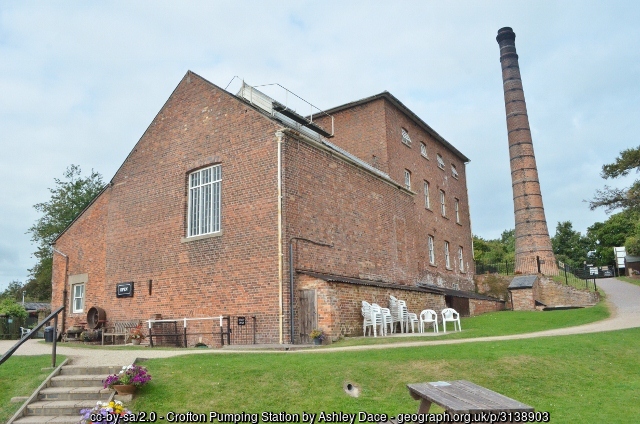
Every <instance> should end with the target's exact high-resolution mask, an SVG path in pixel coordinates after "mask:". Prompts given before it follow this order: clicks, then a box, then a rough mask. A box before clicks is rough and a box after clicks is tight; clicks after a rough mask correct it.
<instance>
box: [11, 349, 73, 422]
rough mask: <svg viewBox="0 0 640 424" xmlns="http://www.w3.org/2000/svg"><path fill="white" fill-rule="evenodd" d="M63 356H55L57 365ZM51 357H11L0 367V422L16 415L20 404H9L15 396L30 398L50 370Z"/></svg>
mask: <svg viewBox="0 0 640 424" xmlns="http://www.w3.org/2000/svg"><path fill="white" fill-rule="evenodd" d="M64 359H65V358H64V356H60V355H58V356H57V363H58V364H60V363H62V361H64ZM50 366H51V355H39V356H12V357H11V358H9V359H7V361H6V362H5V363H4V364H2V365H0V422H2V423H6V422H7V421H8V420H9V418H11V416H13V414H15V413H16V411H17V410H18V408H20V406H21V405H22V403H11V398H12V397H15V396H31V394H32V393H33V392H34V390H35V389H37V388H38V386H39V385H40V384H42V382H43V381H44V379H45V378H47V376H48V375H49V374H51V371H52V370H51V369H49V370H45V371H42V369H43V368H45V367H50Z"/></svg>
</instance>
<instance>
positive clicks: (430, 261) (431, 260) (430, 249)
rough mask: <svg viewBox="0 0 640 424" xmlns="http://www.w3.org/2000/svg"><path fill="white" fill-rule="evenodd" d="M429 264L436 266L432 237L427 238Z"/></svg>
mask: <svg viewBox="0 0 640 424" xmlns="http://www.w3.org/2000/svg"><path fill="white" fill-rule="evenodd" d="M428 240H429V263H430V264H431V265H435V264H436V252H435V251H434V250H433V236H429V239H428Z"/></svg>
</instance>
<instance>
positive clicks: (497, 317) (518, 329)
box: [331, 301, 609, 347]
mask: <svg viewBox="0 0 640 424" xmlns="http://www.w3.org/2000/svg"><path fill="white" fill-rule="evenodd" d="M608 317H609V310H608V308H607V306H606V304H605V302H604V301H601V302H600V303H599V304H598V305H596V306H594V307H591V308H581V309H567V310H559V311H544V312H540V311H500V312H491V313H488V314H483V315H478V316H475V317H469V318H462V319H461V320H460V326H461V327H462V332H457V333H453V332H451V331H449V332H448V333H447V334H446V335H440V336H433V335H432V332H431V331H432V330H428V331H429V332H428V334H429V335H428V336H424V335H420V333H416V336H413V335H412V336H401V337H400V336H398V337H393V336H392V337H376V338H373V337H354V338H346V339H344V340H341V341H338V342H336V343H333V344H332V345H331V347H339V346H357V345H371V344H385V343H397V342H399V341H420V340H441V339H466V338H475V337H490V336H505V335H509V334H522V333H532V332H534V331H543V330H552V329H555V328H564V327H574V326H576V325H582V324H588V323H591V322H595V321H600V320H602V319H605V318H608ZM448 328H449V330H451V329H453V325H452V324H451V323H449V325H448ZM440 332H441V333H442V328H441V329H440Z"/></svg>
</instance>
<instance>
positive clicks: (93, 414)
mask: <svg viewBox="0 0 640 424" xmlns="http://www.w3.org/2000/svg"><path fill="white" fill-rule="evenodd" d="M129 414H131V411H129V410H128V409H127V408H125V407H124V405H123V404H122V402H121V401H119V400H116V401H113V400H112V401H111V402H98V403H97V404H96V406H94V407H93V408H85V409H81V410H80V415H81V416H82V419H81V420H80V424H93V423H103V422H107V421H108V418H110V419H111V420H113V416H114V415H115V416H118V419H120V417H123V416H125V415H129ZM92 418H93V419H92ZM96 418H100V419H99V420H98V419H96ZM132 418H133V417H132ZM118 422H119V420H118Z"/></svg>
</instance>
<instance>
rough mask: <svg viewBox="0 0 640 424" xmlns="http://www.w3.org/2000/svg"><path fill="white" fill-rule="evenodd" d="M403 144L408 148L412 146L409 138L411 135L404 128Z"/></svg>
mask: <svg viewBox="0 0 640 424" xmlns="http://www.w3.org/2000/svg"><path fill="white" fill-rule="evenodd" d="M402 142H403V143H404V144H406V145H407V146H411V137H409V133H408V132H407V130H405V129H404V128H402Z"/></svg>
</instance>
